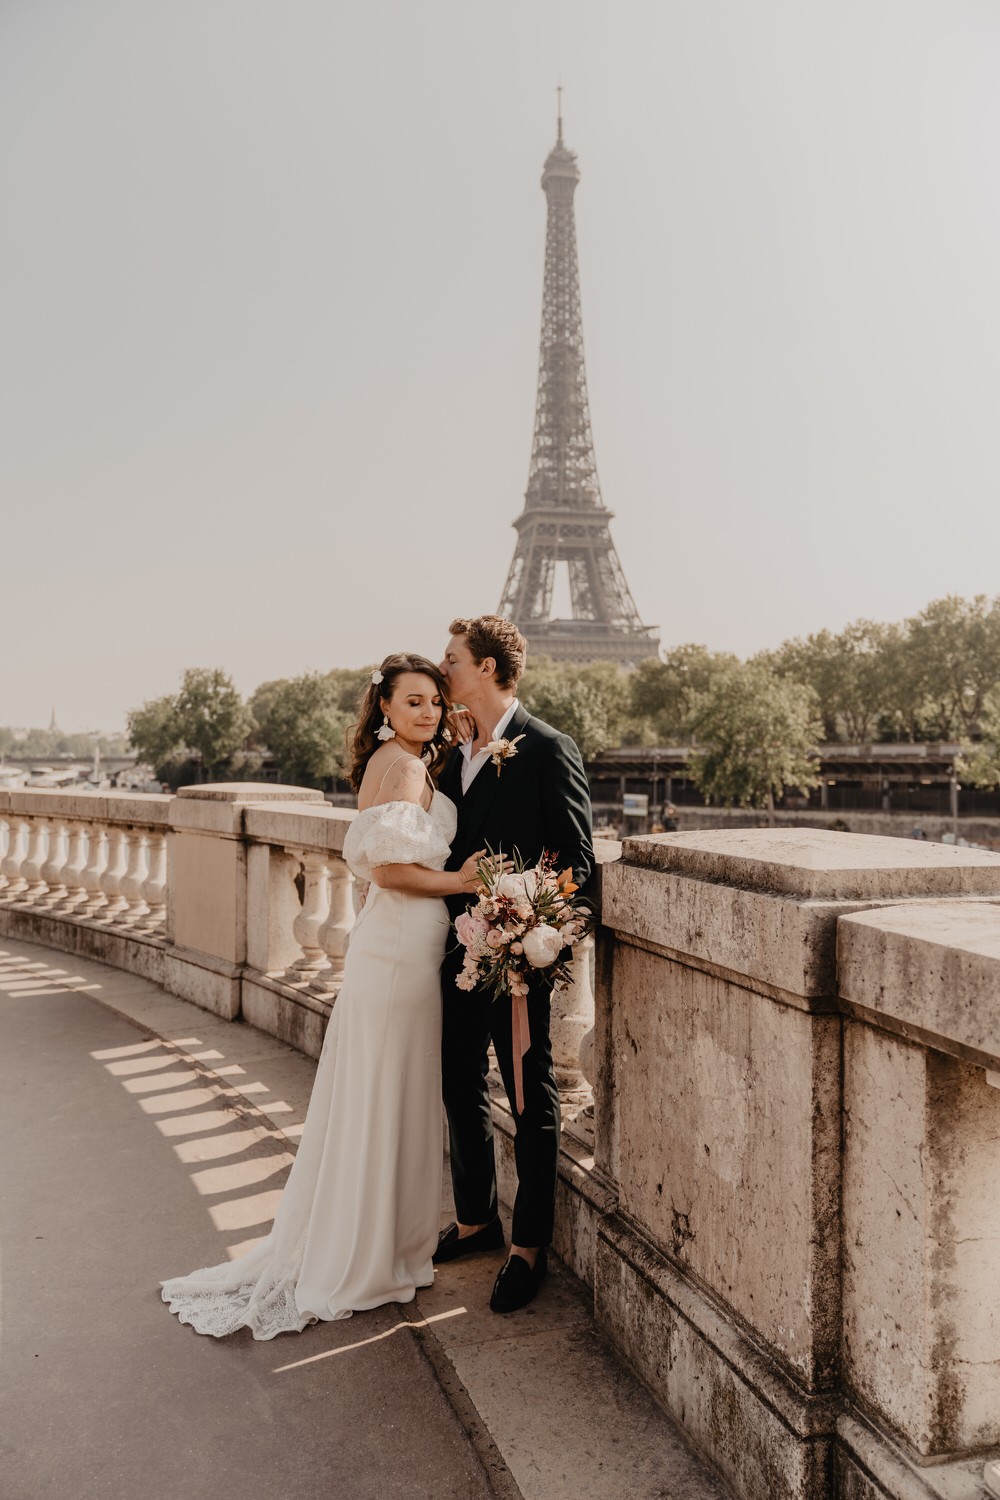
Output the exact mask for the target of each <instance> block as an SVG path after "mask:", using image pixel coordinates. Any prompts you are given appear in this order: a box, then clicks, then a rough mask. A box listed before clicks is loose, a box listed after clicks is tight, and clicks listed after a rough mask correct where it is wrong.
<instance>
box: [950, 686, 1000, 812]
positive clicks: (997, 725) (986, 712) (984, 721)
mask: <svg viewBox="0 0 1000 1500" xmlns="http://www.w3.org/2000/svg"><path fill="white" fill-rule="evenodd" d="M980 727H981V730H982V738H981V739H980V741H979V743H978V744H976V745H966V746H965V748H964V753H963V754H962V756H961V758H960V759H959V760H958V761H957V763H956V769H957V770H958V772H959V775H960V776H961V777H962V779H963V780H964V781H971V782H973V784H974V785H975V786H984V787H990V788H993V787H995V786H1000V686H998V687H995V688H993V690H992V691H991V692H989V693H987V695H986V698H985V700H984V702H983V711H982V715H981V718H980Z"/></svg>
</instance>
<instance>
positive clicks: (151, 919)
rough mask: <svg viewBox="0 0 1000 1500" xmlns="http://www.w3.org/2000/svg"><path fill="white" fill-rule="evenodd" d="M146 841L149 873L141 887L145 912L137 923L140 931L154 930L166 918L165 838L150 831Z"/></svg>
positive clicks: (161, 924) (160, 925)
mask: <svg viewBox="0 0 1000 1500" xmlns="http://www.w3.org/2000/svg"><path fill="white" fill-rule="evenodd" d="M148 842H149V873H148V874H147V876H146V879H145V881H144V882H143V887H142V898H143V900H144V901H145V903H146V907H147V914H146V916H145V917H143V918H142V919H141V920H140V921H139V923H138V924H137V926H138V930H139V931H140V932H155V931H156V929H157V928H158V927H162V926H163V923H164V922H165V921H166V918H167V840H166V837H165V836H164V834H162V833H151V834H149V835H148Z"/></svg>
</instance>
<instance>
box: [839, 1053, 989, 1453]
mask: <svg viewBox="0 0 1000 1500" xmlns="http://www.w3.org/2000/svg"><path fill="white" fill-rule="evenodd" d="M844 1113H845V1157H844V1190H843V1216H844V1236H843V1240H844V1293H843V1299H844V1301H843V1321H844V1372H845V1376H846V1378H847V1380H848V1381H849V1382H850V1384H851V1385H852V1387H853V1388H854V1390H855V1391H856V1393H857V1394H858V1395H859V1396H860V1397H861V1399H862V1400H863V1401H864V1402H865V1403H866V1404H867V1406H868V1407H869V1408H870V1409H871V1410H872V1411H873V1412H875V1413H876V1414H877V1416H878V1417H879V1418H880V1419H881V1420H883V1421H885V1422H887V1423H888V1424H889V1425H890V1426H891V1427H892V1428H894V1429H895V1430H896V1431H897V1432H900V1433H901V1434H902V1435H903V1437H904V1438H905V1439H906V1441H907V1442H908V1443H909V1444H910V1445H911V1447H912V1448H913V1449H914V1450H915V1451H916V1452H917V1453H919V1454H922V1455H928V1456H930V1455H938V1454H944V1453H949V1452H956V1451H959V1450H961V1449H969V1448H977V1447H983V1446H986V1445H989V1444H994V1443H1000V1278H998V1275H997V1268H998V1266H1000V1196H998V1194H997V1192H996V1183H997V1182H998V1181H1000V1093H998V1092H997V1091H996V1090H994V1089H991V1088H990V1087H989V1086H988V1084H987V1083H986V1080H985V1078H984V1076H983V1072H982V1070H981V1069H980V1068H976V1067H972V1066H969V1065H967V1064H963V1063H961V1062H958V1061H957V1060H956V1059H954V1058H950V1057H944V1056H942V1055H941V1054H940V1053H936V1052H929V1051H927V1050H926V1049H925V1048H923V1047H918V1046H913V1045H911V1044H909V1043H907V1042H905V1041H903V1040H901V1039H899V1038H897V1037H894V1036H887V1035H885V1034H884V1033H882V1032H879V1031H877V1030H875V1029H874V1028H872V1027H869V1026H865V1025H861V1024H852V1025H848V1026H847V1027H846V1031H845V1039H844Z"/></svg>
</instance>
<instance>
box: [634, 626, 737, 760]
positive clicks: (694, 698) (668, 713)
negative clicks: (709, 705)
mask: <svg viewBox="0 0 1000 1500" xmlns="http://www.w3.org/2000/svg"><path fill="white" fill-rule="evenodd" d="M737 662H738V659H737V657H735V656H733V655H731V654H730V653H729V652H727V651H709V649H708V647H707V646H699V645H694V644H688V645H684V646H675V647H674V648H673V649H672V650H670V651H668V652H666V654H665V655H664V657H663V660H662V661H657V660H655V659H653V658H651V659H650V660H648V661H644V662H640V663H639V665H638V666H637V667H636V669H635V671H634V672H633V673H632V674H631V678H630V681H629V721H630V723H631V724H632V725H633V726H636V727H639V726H644V727H645V729H646V734H645V735H642V736H641V737H642V738H648V739H651V740H652V741H653V742H654V743H656V744H660V745H678V744H680V745H683V744H687V743H689V742H690V739H691V725H692V723H693V721H694V718H695V716H696V715H697V713H698V711H699V708H700V706H701V704H702V703H703V702H704V701H705V698H706V696H707V694H708V693H709V691H710V689H711V687H712V684H713V682H715V680H716V679H717V678H718V676H719V675H720V673H723V672H726V671H729V670H731V669H732V668H733V667H735V666H736V665H737ZM640 733H641V730H640Z"/></svg>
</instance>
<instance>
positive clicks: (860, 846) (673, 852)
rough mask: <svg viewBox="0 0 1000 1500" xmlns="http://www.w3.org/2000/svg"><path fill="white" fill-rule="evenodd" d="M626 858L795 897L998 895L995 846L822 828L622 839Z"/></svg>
mask: <svg viewBox="0 0 1000 1500" xmlns="http://www.w3.org/2000/svg"><path fill="white" fill-rule="evenodd" d="M624 860H625V863H626V864H631V865H640V866H642V867H644V868H646V869H651V870H664V871H670V872H671V873H672V874H676V875H689V876H691V877H692V878H694V879H696V880H710V881H716V882H718V883H719V884H724V885H731V886H736V887H737V888H739V889H741V890H749V891H769V892H773V893H774V894H776V895H784V896H792V897H796V898H798V899H799V900H818V901H823V900H826V901H869V900H871V901H878V900H885V899H886V898H890V899H891V898H896V899H900V898H904V899H905V898H906V897H907V896H958V895H998V896H1000V854H994V853H993V852H992V851H990V850H987V849H963V848H959V847H958V846H957V845H951V844H935V843H930V842H924V841H923V840H920V839H904V838H880V837H876V836H875V835H873V834H865V833H831V832H830V831H829V830H826V829H820V828H728V829H719V830H717V831H714V830H701V829H699V830H697V831H695V832H692V833H663V834H651V835H648V836H646V837H642V838H629V839H626V840H625V841H624Z"/></svg>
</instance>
